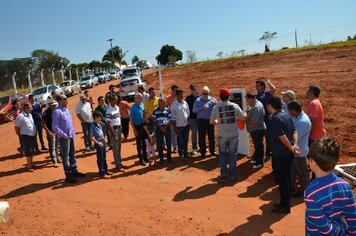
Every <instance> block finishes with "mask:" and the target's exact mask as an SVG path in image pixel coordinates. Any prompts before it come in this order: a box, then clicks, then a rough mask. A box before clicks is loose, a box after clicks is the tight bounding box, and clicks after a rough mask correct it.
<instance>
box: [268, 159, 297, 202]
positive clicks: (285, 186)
mask: <svg viewBox="0 0 356 236" xmlns="http://www.w3.org/2000/svg"><path fill="white" fill-rule="evenodd" d="M293 158H294V157H293V155H290V156H273V155H272V169H273V175H274V179H275V181H276V183H277V184H278V188H279V194H280V198H281V202H280V204H281V206H282V207H283V208H290V185H289V184H290V169H291V166H292V162H293Z"/></svg>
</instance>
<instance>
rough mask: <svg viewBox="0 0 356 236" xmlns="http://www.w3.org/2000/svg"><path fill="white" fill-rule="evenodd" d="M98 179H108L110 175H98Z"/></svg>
mask: <svg viewBox="0 0 356 236" xmlns="http://www.w3.org/2000/svg"><path fill="white" fill-rule="evenodd" d="M100 179H110V177H109V176H107V175H100Z"/></svg>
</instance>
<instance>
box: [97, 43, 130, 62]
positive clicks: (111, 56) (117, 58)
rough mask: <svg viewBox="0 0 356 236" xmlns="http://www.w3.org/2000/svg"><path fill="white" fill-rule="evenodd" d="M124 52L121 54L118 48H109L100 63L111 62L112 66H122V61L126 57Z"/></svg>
mask: <svg viewBox="0 0 356 236" xmlns="http://www.w3.org/2000/svg"><path fill="white" fill-rule="evenodd" d="M126 53H127V51H126V52H123V51H122V49H121V48H120V47H119V46H115V47H113V48H110V49H109V50H108V51H107V52H106V53H105V55H104V56H103V59H102V61H111V62H112V63H113V64H114V63H116V62H119V63H120V64H123V63H122V61H123V59H124V57H125V55H126Z"/></svg>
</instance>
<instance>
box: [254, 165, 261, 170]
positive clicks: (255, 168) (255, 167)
mask: <svg viewBox="0 0 356 236" xmlns="http://www.w3.org/2000/svg"><path fill="white" fill-rule="evenodd" d="M262 167H263V165H261V164H258V165H254V166H252V169H254V170H258V169H261V168H262Z"/></svg>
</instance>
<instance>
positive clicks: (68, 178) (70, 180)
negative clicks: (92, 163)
mask: <svg viewBox="0 0 356 236" xmlns="http://www.w3.org/2000/svg"><path fill="white" fill-rule="evenodd" d="M65 182H66V183H69V184H75V183H77V182H78V181H77V180H76V179H74V178H73V177H71V176H67V177H66V179H65Z"/></svg>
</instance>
